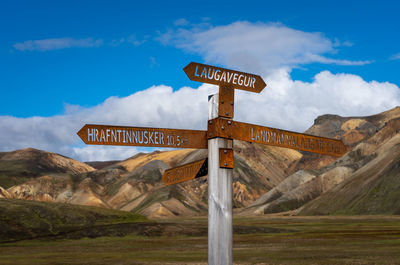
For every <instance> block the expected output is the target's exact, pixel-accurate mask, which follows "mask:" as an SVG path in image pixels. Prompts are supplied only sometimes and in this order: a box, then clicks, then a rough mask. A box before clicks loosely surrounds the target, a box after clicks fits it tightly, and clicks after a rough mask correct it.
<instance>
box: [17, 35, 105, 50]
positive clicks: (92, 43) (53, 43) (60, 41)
mask: <svg viewBox="0 0 400 265" xmlns="http://www.w3.org/2000/svg"><path fill="white" fill-rule="evenodd" d="M101 45H103V40H102V39H93V38H86V39H75V38H54V39H44V40H27V41H24V42H18V43H16V44H14V48H15V49H16V50H19V51H34V50H38V51H50V50H60V49H66V48H74V47H76V48H91V47H99V46H101Z"/></svg>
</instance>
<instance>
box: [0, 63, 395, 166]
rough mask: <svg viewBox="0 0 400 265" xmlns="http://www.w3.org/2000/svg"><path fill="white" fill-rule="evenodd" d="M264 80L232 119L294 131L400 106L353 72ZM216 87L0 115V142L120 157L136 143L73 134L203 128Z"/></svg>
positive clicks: (244, 95) (386, 89)
mask: <svg viewBox="0 0 400 265" xmlns="http://www.w3.org/2000/svg"><path fill="white" fill-rule="evenodd" d="M265 79H266V81H267V83H268V86H267V88H266V89H264V91H263V92H262V93H261V94H254V93H250V92H244V91H243V92H242V91H238V90H237V91H236V102H235V119H236V120H238V121H243V122H249V123H256V124H260V125H265V126H270V127H277V128H282V129H287V130H293V131H300V132H302V131H304V130H306V129H307V128H308V127H309V126H311V125H312V123H313V120H314V119H315V118H316V117H317V116H318V115H322V114H326V113H333V114H339V115H342V116H358V115H369V114H375V113H378V112H381V111H384V110H387V109H389V108H392V107H394V106H396V105H400V104H399V103H400V92H399V88H398V87H397V86H396V85H394V84H390V83H379V82H376V81H371V82H366V81H365V80H363V79H362V78H360V77H359V76H356V75H350V74H332V73H330V72H328V71H324V72H321V73H319V74H317V75H316V76H315V78H314V80H313V82H302V81H295V80H292V79H291V77H290V75H289V73H288V72H287V71H285V70H279V71H276V72H275V73H273V74H271V75H270V76H267V77H265ZM216 92H217V88H216V87H215V86H211V85H206V84H204V85H201V86H200V87H198V88H190V87H182V88H180V89H178V90H176V91H174V90H173V89H172V88H171V87H169V86H164V85H161V86H153V87H150V88H148V89H146V90H143V91H140V92H136V93H134V94H132V95H130V96H127V97H121V98H120V97H110V98H108V99H107V100H106V101H104V102H103V103H102V104H99V105H98V106H95V107H92V108H81V107H79V106H77V107H69V108H68V109H69V110H68V111H66V112H65V114H64V115H59V116H53V117H48V118H44V117H31V118H16V117H11V116H0V130H1V131H2V134H1V135H0V146H1V149H2V150H3V151H6V150H14V149H19V148H25V147H28V146H29V147H34V148H39V149H44V150H49V151H53V152H58V153H61V154H64V155H67V156H71V157H73V158H76V159H79V160H81V161H88V160H109V159H125V158H127V157H129V156H131V155H134V154H135V153H137V152H138V149H136V148H132V147H109V146H85V145H84V144H83V143H82V141H81V140H80V139H79V137H78V136H77V135H76V132H78V131H79V129H80V128H81V127H82V126H83V125H84V124H86V123H94V124H110V125H126V126H142V127H162V128H178V129H203V130H205V129H206V123H207V109H208V108H207V106H208V105H207V104H208V103H207V98H208V95H209V94H213V93H216Z"/></svg>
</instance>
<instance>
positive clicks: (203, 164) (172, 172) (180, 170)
mask: <svg viewBox="0 0 400 265" xmlns="http://www.w3.org/2000/svg"><path fill="white" fill-rule="evenodd" d="M207 173H208V163H207V158H206V159H202V160H199V161H195V162H192V163H188V164H185V165H182V166H178V167H174V168H170V169H167V170H165V172H164V174H163V175H162V181H163V182H164V184H165V185H171V184H176V183H180V182H183V181H187V180H191V179H195V178H200V177H203V176H206V175H207Z"/></svg>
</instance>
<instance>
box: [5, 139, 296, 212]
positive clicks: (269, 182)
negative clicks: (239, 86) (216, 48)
mask: <svg viewBox="0 0 400 265" xmlns="http://www.w3.org/2000/svg"><path fill="white" fill-rule="evenodd" d="M234 152H235V165H236V166H235V170H234V173H233V178H234V180H233V189H234V198H233V201H234V207H235V208H240V207H244V206H246V205H249V204H250V203H252V202H253V201H254V200H255V199H257V198H258V197H259V196H260V195H262V194H264V193H265V192H266V191H268V190H270V189H271V188H273V187H274V186H276V185H277V184H279V183H280V182H281V181H282V180H283V179H284V178H285V177H286V176H287V175H288V174H289V172H290V167H291V166H292V165H293V164H295V162H296V161H297V160H298V159H300V158H301V156H302V155H301V154H300V153H299V152H297V151H295V150H289V149H279V148H278V149H277V148H272V147H267V146H260V145H257V144H251V143H245V142H239V141H238V142H236V141H235V145H234ZM11 153H31V154H40V157H45V156H46V154H47V152H45V151H39V150H34V149H24V150H19V151H15V152H11ZM11 153H4V155H7V156H9V155H10V154H11ZM54 155H55V154H53V153H48V155H47V157H51V158H52V160H51V161H53V162H54V160H56V158H58V159H60V160H62V161H63V159H66V158H65V157H62V156H57V157H56V158H55V157H54ZM206 156H207V151H206V150H193V149H181V150H174V151H165V152H160V151H155V152H152V153H148V154H145V153H139V154H137V155H135V156H133V157H131V158H128V159H126V160H124V161H119V162H115V163H110V165H108V166H107V165H106V166H105V167H103V166H102V165H104V164H106V163H98V164H97V165H100V169H97V170H96V169H94V168H92V167H90V166H88V165H86V164H83V163H80V162H78V161H75V162H76V165H82V170H80V171H78V170H75V171H73V170H72V168H71V169H69V171H68V170H66V169H63V170H62V171H61V169H59V168H54V170H51V169H49V170H47V168H44V167H42V166H41V164H40V163H37V164H34V163H31V164H30V165H31V167H30V168H29V171H28V170H26V172H25V173H26V176H28V177H27V178H26V179H24V181H21V182H22V183H16V185H14V186H12V187H8V189H2V190H0V197H5V198H18V199H27V200H39V201H49V202H66V203H72V204H79V205H88V206H97V207H104V208H112V209H120V210H124V211H131V212H137V213H140V214H143V215H146V216H148V217H151V218H158V217H173V216H182V215H184V216H193V215H204V214H207V177H203V178H200V179H196V180H192V181H188V182H184V183H181V184H176V185H171V186H165V185H164V184H163V183H162V181H161V176H162V174H163V172H164V171H165V169H167V168H170V167H175V166H178V165H182V164H185V163H189V162H193V161H196V160H200V159H204V158H205V157H206ZM29 157H30V161H31V160H34V159H33V158H35V155H30V156H29ZM35 159H36V158H35ZM70 160H71V161H73V160H72V159H70ZM70 160H68V161H70ZM10 161H15V163H16V164H18V163H19V160H18V159H16V160H10ZM56 162H57V161H56ZM60 163H61V162H60ZM60 163H58V162H57V163H55V164H60ZM10 165H13V163H12V162H10ZM35 165H36V167H35ZM51 171H53V172H51ZM30 174H31V175H30ZM2 194H4V195H2Z"/></svg>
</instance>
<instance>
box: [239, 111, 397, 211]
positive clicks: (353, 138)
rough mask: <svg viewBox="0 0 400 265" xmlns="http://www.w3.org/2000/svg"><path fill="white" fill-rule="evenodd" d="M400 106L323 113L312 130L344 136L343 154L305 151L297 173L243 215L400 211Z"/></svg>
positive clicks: (298, 164)
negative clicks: (357, 113)
mask: <svg viewBox="0 0 400 265" xmlns="http://www.w3.org/2000/svg"><path fill="white" fill-rule="evenodd" d="M399 131H400V108H399V107H397V108H394V109H392V110H389V111H386V112H383V113H380V114H378V115H373V116H368V117H340V116H336V115H324V116H321V117H318V118H317V119H316V120H315V122H314V125H313V126H312V127H311V128H309V129H308V130H307V131H306V133H309V134H316V135H320V136H325V137H334V138H340V139H342V141H343V142H344V143H345V144H346V145H347V146H348V152H347V153H346V154H345V155H344V156H343V157H341V158H339V159H334V158H329V157H322V156H319V155H312V154H304V155H303V157H302V158H301V159H300V160H299V161H298V162H297V164H296V166H295V167H296V169H300V170H295V171H296V172H295V173H294V174H292V175H290V176H288V177H287V178H286V179H285V180H284V181H282V182H281V183H280V184H279V185H277V186H276V187H274V188H273V189H271V190H270V191H268V192H267V193H266V194H264V195H262V196H261V197H260V198H258V199H257V200H256V201H255V202H253V203H252V204H251V205H249V206H248V207H246V208H245V209H243V210H242V211H241V214H269V213H279V212H287V211H292V214H300V215H325V214H330V215H337V214H399V213H400V204H399V201H400V166H399V165H400V155H399V154H400V134H399Z"/></svg>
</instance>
